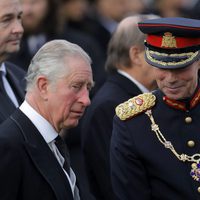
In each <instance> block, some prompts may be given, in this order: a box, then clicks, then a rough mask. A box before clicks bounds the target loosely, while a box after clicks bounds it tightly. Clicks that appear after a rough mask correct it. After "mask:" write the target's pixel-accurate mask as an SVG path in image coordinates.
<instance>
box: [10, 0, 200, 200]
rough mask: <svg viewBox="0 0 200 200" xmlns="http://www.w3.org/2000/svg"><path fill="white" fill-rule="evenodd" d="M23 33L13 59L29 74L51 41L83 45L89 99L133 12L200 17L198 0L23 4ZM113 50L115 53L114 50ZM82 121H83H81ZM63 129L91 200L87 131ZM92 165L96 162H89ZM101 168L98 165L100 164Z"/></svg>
mask: <svg viewBox="0 0 200 200" xmlns="http://www.w3.org/2000/svg"><path fill="white" fill-rule="evenodd" d="M21 2H22V5H23V16H22V24H23V27H24V35H23V38H22V42H21V48H20V51H19V52H18V53H16V54H15V55H12V56H11V58H10V61H12V63H14V64H16V65H18V66H19V67H21V68H22V69H24V70H25V71H26V70H27V69H28V66H29V63H30V60H31V58H32V57H33V55H34V54H35V53H36V52H37V51H38V49H39V48H40V47H41V46H42V45H43V44H45V43H46V42H47V41H50V40H53V39H66V40H68V41H70V42H73V43H76V44H78V45H79V46H81V47H82V48H83V49H84V50H85V51H86V52H87V53H88V54H89V56H90V57H91V59H92V70H93V76H94V81H95V86H94V88H93V90H92V91H91V94H90V95H91V99H93V97H94V95H95V94H96V92H97V91H98V90H99V88H100V87H101V86H102V85H103V83H104V82H105V80H106V77H107V74H108V72H106V70H105V67H104V66H105V63H106V60H107V48H108V43H109V41H110V38H111V36H112V34H113V32H114V31H115V29H116V27H117V25H118V23H119V22H120V21H121V20H122V19H124V18H125V17H127V16H132V15H135V14H154V15H158V16H161V17H177V16H178V17H189V18H195V19H200V12H199V11H200V0H21ZM111 51H112V50H111ZM83 118H84V117H83ZM81 125H82V122H80V125H79V126H78V127H76V128H74V129H72V130H69V131H68V130H64V131H63V135H64V137H65V138H66V142H67V144H68V146H69V150H70V154H71V161H72V167H73V169H74V171H75V172H76V174H77V177H78V178H79V181H80V186H81V187H82V191H84V193H85V198H84V199H85V200H90V199H91V200H93V199H95V198H94V197H92V195H91V197H90V195H89V193H90V191H89V184H88V181H87V178H86V177H87V175H86V170H85V168H84V164H83V163H84V162H83V161H84V160H83V158H84V157H83V156H82V153H83V152H82V151H81V135H82V133H83V132H84V127H83V126H81ZM91 162H92V161H91ZM97 165H98V163H97Z"/></svg>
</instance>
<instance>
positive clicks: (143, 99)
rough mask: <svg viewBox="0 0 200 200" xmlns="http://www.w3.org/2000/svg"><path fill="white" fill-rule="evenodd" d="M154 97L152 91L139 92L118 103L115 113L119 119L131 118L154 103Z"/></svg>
mask: <svg viewBox="0 0 200 200" xmlns="http://www.w3.org/2000/svg"><path fill="white" fill-rule="evenodd" d="M155 100H156V97H155V95H153V94H152V93H144V94H140V95H138V96H136V97H133V98H131V99H129V100H128V101H125V102H124V103H121V104H119V105H118V106H117V107H116V109H115V112H116V115H117V116H118V117H119V118H120V119H121V120H127V119H129V118H132V117H134V116H136V115H138V114H140V113H142V112H144V111H146V110H148V109H150V108H152V107H153V106H154V105H155Z"/></svg>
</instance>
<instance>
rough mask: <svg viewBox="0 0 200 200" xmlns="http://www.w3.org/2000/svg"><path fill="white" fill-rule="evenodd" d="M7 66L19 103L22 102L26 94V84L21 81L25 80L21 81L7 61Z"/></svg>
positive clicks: (8, 75)
mask: <svg viewBox="0 0 200 200" xmlns="http://www.w3.org/2000/svg"><path fill="white" fill-rule="evenodd" d="M6 66H7V67H6V70H7V78H8V81H9V83H10V85H11V87H12V88H13V91H14V93H15V95H16V97H17V100H18V103H19V104H21V103H22V101H23V99H24V94H25V88H24V85H23V84H22V82H20V81H23V80H20V81H19V80H18V79H17V77H16V75H15V74H14V73H13V71H12V70H11V69H10V67H9V65H8V64H7V63H6Z"/></svg>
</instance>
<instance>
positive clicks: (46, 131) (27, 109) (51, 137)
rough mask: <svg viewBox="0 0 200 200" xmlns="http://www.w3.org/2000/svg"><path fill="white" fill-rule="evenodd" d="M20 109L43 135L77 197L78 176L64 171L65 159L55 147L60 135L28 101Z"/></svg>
mask: <svg viewBox="0 0 200 200" xmlns="http://www.w3.org/2000/svg"><path fill="white" fill-rule="evenodd" d="M19 109H20V110H21V111H22V112H23V113H24V114H25V115H26V116H27V117H28V118H29V119H30V120H31V122H32V123H33V124H34V125H35V127H36V128H37V129H38V131H39V132H40V134H41V135H42V137H43V138H44V140H45V141H46V143H47V144H48V146H49V148H50V149H51V151H52V152H53V154H54V155H55V157H56V159H57V160H58V162H59V164H60V165H61V167H62V169H63V171H64V173H65V175H66V176H67V178H68V180H69V183H70V186H71V189H72V193H73V196H74V195H75V196H76V194H74V193H75V190H77V189H78V188H77V187H76V176H75V174H74V172H73V170H72V169H71V168H70V176H69V175H68V173H67V172H66V171H65V170H64V168H63V164H64V158H63V156H62V155H61V153H60V152H59V150H58V148H57V147H56V145H55V138H56V137H57V136H58V133H57V132H56V131H55V129H54V128H53V127H52V125H51V124H50V123H49V122H48V121H47V120H46V119H45V118H44V117H42V116H41V115H40V114H39V113H38V112H37V111H36V110H34V109H33V108H32V107H31V106H30V105H29V104H28V102H27V101H24V102H23V103H22V105H21V106H20V107H19ZM75 196H74V199H76V198H75Z"/></svg>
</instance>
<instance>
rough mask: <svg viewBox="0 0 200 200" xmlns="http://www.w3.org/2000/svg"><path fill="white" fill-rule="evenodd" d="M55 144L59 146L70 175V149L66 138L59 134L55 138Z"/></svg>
mask: <svg viewBox="0 0 200 200" xmlns="http://www.w3.org/2000/svg"><path fill="white" fill-rule="evenodd" d="M55 145H56V146H57V148H58V150H59V152H60V154H61V155H62V156H63V158H64V159H65V161H64V164H63V168H64V170H65V171H66V172H67V173H68V174H69V175H70V157H69V151H68V149H67V145H66V144H65V142H64V140H63V139H62V138H61V137H60V136H59V135H58V136H57V137H56V139H55Z"/></svg>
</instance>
